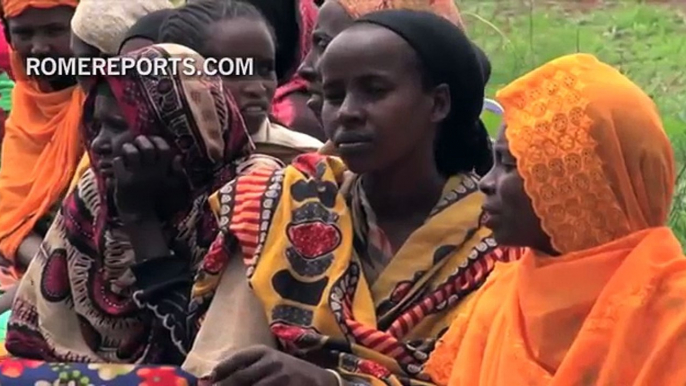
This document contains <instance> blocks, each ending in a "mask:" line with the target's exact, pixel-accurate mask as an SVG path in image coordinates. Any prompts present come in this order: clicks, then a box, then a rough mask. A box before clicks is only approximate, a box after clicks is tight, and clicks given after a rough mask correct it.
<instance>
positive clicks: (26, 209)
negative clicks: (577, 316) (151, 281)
mask: <svg viewBox="0 0 686 386" xmlns="http://www.w3.org/2000/svg"><path fill="white" fill-rule="evenodd" d="M76 4H77V2H76V1H74V0H71V1H66V0H50V1H48V0H29V1H26V0H23V1H19V0H3V1H2V9H3V12H4V14H5V16H6V17H12V16H16V15H17V14H19V13H21V12H22V11H24V9H26V8H27V7H37V8H49V7H54V6H58V5H69V6H76ZM11 57H12V58H11V60H12V63H11V65H12V71H13V73H14V74H15V75H16V74H20V75H17V76H16V78H17V83H16V85H15V87H14V90H13V93H12V111H11V113H10V116H9V118H8V119H7V122H6V124H5V125H6V126H5V128H6V134H5V138H4V140H3V143H2V167H0V253H2V255H3V256H4V257H5V258H7V259H9V260H13V259H14V255H15V253H16V251H17V248H18V247H19V245H20V244H21V242H22V241H23V240H24V238H25V237H26V236H27V235H28V234H29V233H30V232H31V230H32V229H33V227H34V226H35V224H36V222H37V221H38V220H39V219H40V218H41V216H43V215H45V214H46V213H47V212H48V210H49V209H50V208H51V207H52V206H53V205H54V204H55V203H56V202H57V201H58V200H59V199H60V198H61V196H62V195H63V194H64V192H65V190H66V188H67V187H68V186H69V182H70V181H71V177H72V175H73V173H74V169H75V167H76V163H77V162H78V160H79V157H80V156H81V154H82V153H83V146H82V142H81V136H80V133H79V124H80V120H81V107H82V104H83V101H84V95H83V93H82V91H81V90H80V88H79V87H76V86H74V87H70V88H67V89H64V90H60V91H56V92H44V91H41V90H40V89H39V87H38V85H37V83H36V82H35V81H32V80H30V79H27V77H26V76H25V74H24V68H23V65H22V63H21V59H20V58H19V57H18V55H16V54H14V53H13V54H12V55H11Z"/></svg>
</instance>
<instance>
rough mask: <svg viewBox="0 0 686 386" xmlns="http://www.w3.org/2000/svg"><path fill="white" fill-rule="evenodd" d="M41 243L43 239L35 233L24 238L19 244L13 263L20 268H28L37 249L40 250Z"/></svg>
mask: <svg viewBox="0 0 686 386" xmlns="http://www.w3.org/2000/svg"><path fill="white" fill-rule="evenodd" d="M42 242H43V238H42V237H40V236H39V235H38V234H37V233H34V232H31V233H29V235H28V236H26V238H24V241H22V242H21V244H19V248H18V249H17V254H16V259H15V261H16V262H17V263H18V264H19V265H21V266H22V267H28V266H29V264H30V263H31V260H33V257H34V256H36V253H38V249H40V244H41V243H42Z"/></svg>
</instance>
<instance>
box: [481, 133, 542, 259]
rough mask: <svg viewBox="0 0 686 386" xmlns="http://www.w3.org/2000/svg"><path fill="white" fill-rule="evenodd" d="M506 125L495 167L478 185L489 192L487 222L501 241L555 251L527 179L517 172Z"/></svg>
mask: <svg viewBox="0 0 686 386" xmlns="http://www.w3.org/2000/svg"><path fill="white" fill-rule="evenodd" d="M505 130H507V129H506V127H504V126H503V128H502V129H501V130H500V132H499V133H498V137H497V138H496V141H495V144H494V145H493V153H494V162H493V168H491V170H490V171H489V172H488V173H487V174H486V175H485V176H484V177H483V178H482V179H481V181H480V182H479V188H480V189H481V191H482V192H483V193H484V194H485V195H486V200H485V202H484V206H483V209H484V212H485V213H486V215H487V218H486V222H485V225H486V226H487V227H488V228H490V229H491V230H492V231H493V237H494V238H495V239H496V241H498V243H499V244H501V245H504V246H514V247H531V248H533V249H536V250H539V251H543V252H546V253H550V254H553V253H554V251H552V247H551V246H550V237H549V236H548V235H547V234H546V233H545V232H544V231H543V230H542V227H541V221H540V219H539V218H538V216H536V212H534V208H533V204H532V203H531V199H530V198H529V196H528V195H527V194H526V191H525V190H524V180H523V179H522V177H521V175H520V174H519V172H518V171H517V160H516V159H515V157H514V156H513V155H512V153H510V150H509V145H508V141H507V137H506V136H505Z"/></svg>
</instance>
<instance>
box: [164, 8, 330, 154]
mask: <svg viewBox="0 0 686 386" xmlns="http://www.w3.org/2000/svg"><path fill="white" fill-rule="evenodd" d="M161 40H162V41H163V42H166V43H176V44H181V45H184V46H186V47H190V48H192V49H194V50H197V51H198V52H199V53H200V54H201V55H203V56H204V57H206V58H214V59H217V60H220V59H222V58H230V59H236V58H253V59H254V71H255V73H254V74H253V75H252V76H230V77H226V78H225V82H224V84H225V85H226V87H228V89H229V90H230V91H231V94H232V95H234V96H235V97H236V102H237V103H238V107H239V108H240V110H241V114H242V115H243V119H244V120H245V123H246V125H247V126H248V131H249V132H250V135H251V137H252V141H253V142H254V143H255V146H256V147H257V149H256V152H257V153H262V154H268V155H271V156H274V157H277V158H279V159H281V160H282V161H284V162H285V163H289V162H290V161H291V160H292V159H293V158H294V157H295V156H297V155H299V154H302V153H307V152H312V151H316V150H318V149H319V148H320V147H321V146H322V145H323V143H322V142H321V141H319V140H318V139H316V138H314V137H310V136H309V135H306V134H303V133H299V132H297V131H293V130H289V129H287V128H285V127H283V126H281V125H279V124H277V123H275V122H273V121H272V120H270V119H269V113H270V111H271V108H272V101H273V98H274V93H275V90H276V87H277V84H278V82H277V77H276V72H275V69H276V67H275V66H276V39H275V37H274V34H273V32H272V30H271V28H270V26H269V24H268V23H267V21H266V20H265V19H264V17H263V16H262V14H261V13H260V11H258V10H257V9H256V8H255V7H254V6H252V5H250V4H248V3H245V2H243V1H239V0H220V1H217V0H204V1H200V2H196V3H190V4H187V5H185V6H183V7H181V8H179V9H178V10H177V11H176V12H175V13H174V14H173V15H171V16H170V17H169V18H168V19H167V21H166V23H165V24H164V25H163V26H162V29H161Z"/></svg>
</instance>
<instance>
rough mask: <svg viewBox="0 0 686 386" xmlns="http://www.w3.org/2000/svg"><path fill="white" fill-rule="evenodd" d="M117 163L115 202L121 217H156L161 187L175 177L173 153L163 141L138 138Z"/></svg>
mask: <svg viewBox="0 0 686 386" xmlns="http://www.w3.org/2000/svg"><path fill="white" fill-rule="evenodd" d="M121 150H122V151H121V152H122V155H121V156H120V157H117V158H115V159H114V162H113V168H114V180H115V181H114V186H115V191H114V199H115V203H116V205H117V209H118V211H119V215H120V217H122V219H125V218H127V217H131V218H141V217H148V216H154V215H155V214H154V208H155V201H156V198H157V195H158V193H159V192H160V187H162V186H164V185H165V182H166V181H165V180H166V179H167V178H170V176H171V175H172V163H173V161H176V160H173V152H172V150H171V148H170V147H169V144H168V143H167V142H166V141H165V140H164V139H162V138H160V137H147V136H142V135H141V136H138V137H136V139H134V140H133V142H130V143H125V144H124V145H123V146H122V149H121Z"/></svg>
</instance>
